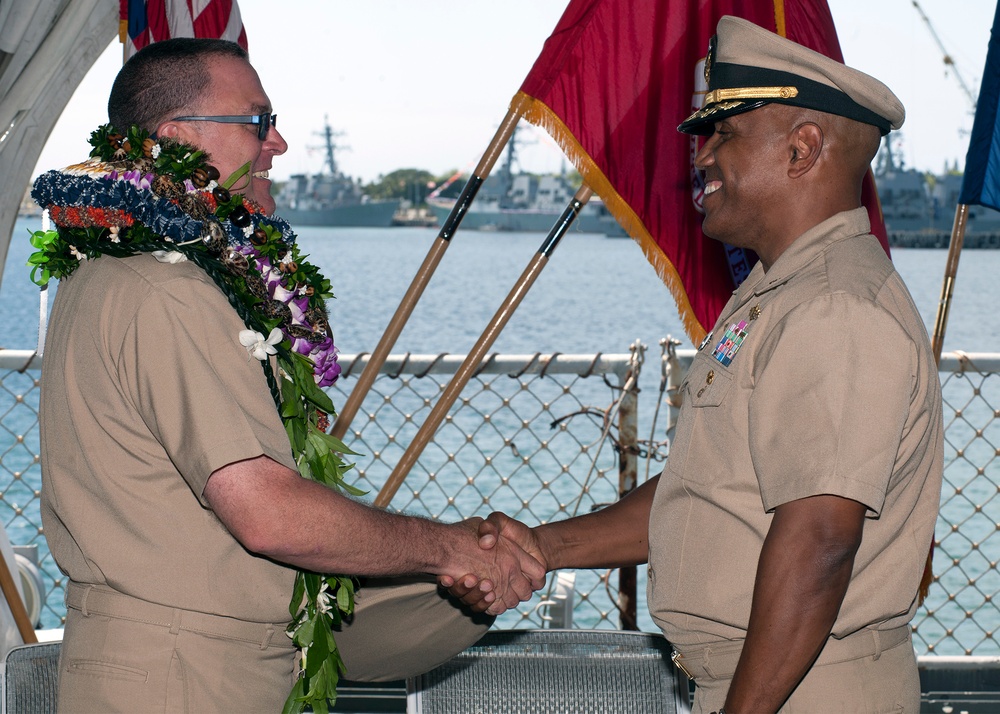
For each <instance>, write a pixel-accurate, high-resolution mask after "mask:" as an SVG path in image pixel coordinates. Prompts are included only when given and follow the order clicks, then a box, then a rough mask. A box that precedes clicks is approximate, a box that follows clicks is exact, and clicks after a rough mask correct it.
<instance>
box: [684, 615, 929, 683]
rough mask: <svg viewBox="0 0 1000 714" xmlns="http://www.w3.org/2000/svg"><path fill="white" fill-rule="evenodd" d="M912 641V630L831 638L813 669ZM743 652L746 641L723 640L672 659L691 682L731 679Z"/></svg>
mask: <svg viewBox="0 0 1000 714" xmlns="http://www.w3.org/2000/svg"><path fill="white" fill-rule="evenodd" d="M909 639H910V626H909V625H900V626H899V627H894V628H892V629H891V630H860V631H858V632H855V633H853V634H850V635H848V636H847V637H845V638H843V639H840V640H838V639H836V638H835V637H830V638H829V639H828V640H827V641H826V645H825V646H824V647H823V651H822V652H820V655H819V657H818V658H817V660H816V664H815V665H813V666H822V665H824V664H836V663H837V662H847V661H850V660H853V659H861V658H862V657H874V658H875V659H878V658H879V657H880V656H881V655H882V653H883V652H884V651H885V650H889V649H892V648H893V647H897V646H899V645H901V644H903V643H904V642H907V641H909ZM742 652H743V640H736V641H731V640H723V641H721V642H717V643H714V644H711V645H700V646H695V647H684V648H683V649H678V648H676V647H675V648H674V653H673V655H671V657H670V659H672V660H673V662H674V664H675V665H676V666H677V668H678V669H680V670H681V671H682V672H684V674H686V675H687V676H688V678H689V679H693V680H695V681H696V682H697V681H698V680H699V679H731V678H732V676H733V673H734V672H735V671H736V665H737V664H738V663H739V661H740V654H741V653H742Z"/></svg>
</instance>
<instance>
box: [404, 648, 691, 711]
mask: <svg viewBox="0 0 1000 714" xmlns="http://www.w3.org/2000/svg"><path fill="white" fill-rule="evenodd" d="M689 711H690V701H689V695H688V682H687V678H686V677H684V676H683V675H682V674H680V673H678V672H677V670H676V669H675V667H674V665H673V663H672V662H671V661H670V645H668V644H667V641H666V640H665V639H664V638H663V636H662V635H659V634H650V633H645V632H624V631H618V630H496V631H493V632H489V633H487V634H486V636H485V637H483V638H482V639H481V640H480V641H479V642H477V643H476V644H475V645H473V646H472V647H470V648H469V649H467V650H465V652H462V653H460V654H458V655H456V656H455V657H454V658H452V659H451V660H449V661H448V662H445V663H444V664H442V665H440V666H439V667H437V668H435V669H433V670H431V671H430V672H428V673H426V674H423V675H420V676H419V677H413V678H411V679H409V680H407V712H409V714H445V713H447V714H454V712H477V714H492V713H495V714H563V713H568V712H572V713H573V714H586V713H587V712H595V713H596V712H600V713H601V714H636V712H643V713H644V714H683V713H685V712H689Z"/></svg>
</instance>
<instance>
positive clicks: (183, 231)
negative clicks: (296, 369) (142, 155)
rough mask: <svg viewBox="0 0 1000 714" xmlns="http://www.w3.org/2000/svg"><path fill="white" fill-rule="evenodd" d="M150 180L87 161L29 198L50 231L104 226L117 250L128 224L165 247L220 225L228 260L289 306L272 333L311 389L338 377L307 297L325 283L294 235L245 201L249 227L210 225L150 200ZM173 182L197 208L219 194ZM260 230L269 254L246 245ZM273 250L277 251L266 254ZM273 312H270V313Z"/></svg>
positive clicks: (167, 201) (43, 181)
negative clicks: (308, 364) (238, 258)
mask: <svg viewBox="0 0 1000 714" xmlns="http://www.w3.org/2000/svg"><path fill="white" fill-rule="evenodd" d="M156 179H157V175H156V174H154V173H153V172H152V171H149V170H142V169H141V168H138V169H137V168H126V167H123V166H115V165H114V164H109V163H106V162H103V161H98V160H95V159H91V160H90V161H87V162H85V163H83V164H77V165H74V166H71V167H69V168H67V169H65V170H63V171H49V172H47V173H45V174H43V175H42V176H40V177H39V178H38V180H37V181H36V182H35V186H34V190H33V192H32V197H33V198H34V199H35V200H36V201H37V202H38V203H39V205H41V206H43V207H46V208H49V209H50V210H52V212H53V214H54V220H55V221H56V223H57V225H59V218H58V217H55V216H56V215H57V214H58V213H59V212H60V210H61V211H62V213H63V215H64V216H67V219H66V220H65V221H64V222H66V223H69V225H66V226H63V227H66V228H79V227H97V228H102V227H103V228H108V229H110V233H109V235H108V237H107V240H108V241H109V242H111V243H114V244H118V245H122V243H121V238H120V232H121V229H122V228H124V227H126V226H128V225H132V224H134V223H135V222H138V223H141V224H143V225H145V226H146V227H147V228H149V229H150V230H151V231H153V232H155V233H157V234H159V236H160V237H161V239H162V240H163V241H164V242H165V243H175V244H183V243H187V242H190V241H198V240H200V239H201V238H202V237H203V236H204V235H205V232H206V229H207V227H208V225H209V221H211V222H212V223H214V225H216V226H219V227H221V228H222V229H223V231H224V233H225V238H226V243H227V245H228V251H229V255H230V256H231V255H232V253H233V252H235V253H239V254H241V255H243V256H244V257H245V258H246V261H247V263H248V264H249V265H252V266H254V267H255V268H256V271H257V273H258V275H259V276H260V278H261V280H263V281H264V285H265V287H266V291H267V298H266V299H267V300H269V301H272V302H278V303H281V304H284V305H286V306H287V307H288V312H286V311H284V310H279V312H280V314H282V315H284V316H285V319H284V320H282V322H281V324H279V325H278V327H279V329H281V331H282V333H283V334H284V335H285V337H286V338H287V339H288V340H289V341H290V344H291V349H292V350H293V351H294V352H296V353H298V354H301V355H304V356H305V357H308V358H309V359H310V360H311V361H312V362H313V364H314V368H315V372H314V377H315V380H316V384H317V385H318V386H320V387H329V386H330V385H332V384H333V383H334V382H335V381H336V379H337V377H338V376H339V375H340V371H341V368H340V365H339V363H338V362H337V357H338V354H339V351H338V350H337V347H336V345H335V344H334V341H333V335H332V334H331V331H330V330H329V325H328V323H327V322H326V314H325V309H324V307H323V305H322V299H323V297H324V296H323V295H320V296H319V297H318V299H314V297H313V296H315V295H317V290H316V288H315V287H312V286H311V284H316V283H325V281H324V279H323V278H322V276H320V275H319V274H318V271H315V269H313V268H311V266H309V265H308V264H306V263H304V261H302V260H301V259H300V258H299V256H298V253H297V250H295V238H296V236H295V233H294V232H293V231H292V229H291V227H290V226H289V225H288V223H287V222H285V221H284V220H282V219H281V218H279V217H277V216H265V215H264V214H263V213H261V212H260V211H259V208H258V207H256V206H255V205H253V204H251V203H250V202H249V201H245V202H244V206H245V207H247V213H248V214H249V222H248V223H247V224H246V225H244V226H243V227H240V226H238V225H235V223H234V222H233V221H225V222H221V221H214V219H213V218H209V217H208V216H205V217H203V218H198V217H195V216H192V215H190V214H188V213H186V212H185V210H184V209H183V208H182V207H181V203H179V201H178V200H177V198H171V197H168V196H166V195H157V193H156V189H155V188H154V182H155V181H156ZM177 183H178V184H179V186H182V187H183V196H185V197H190V198H192V199H193V200H194V201H196V202H198V204H197V205H207V206H209V207H210V206H211V205H212V204H213V203H214V204H217V203H218V201H217V200H216V199H215V197H214V195H213V194H214V192H215V191H216V189H217V188H218V185H217V184H215V182H214V181H213V182H210V183H209V184H207V185H206V186H204V187H203V188H198V187H197V186H195V184H194V183H193V182H192V181H191V179H190V178H187V179H184V180H183V182H177ZM189 203H190V202H189ZM73 208H76V209H82V210H83V213H82V214H81V213H80V212H79V211H77V212H76V213H75V216H74V217H76V216H82V220H77V221H76V223H77V224H79V223H84V224H86V226H83V225H73V222H74V221H73V218H69V217H68V216H69V215H70V214H71V213H72V211H71V210H67V209H73ZM87 209H90V210H89V211H88V210H87ZM95 209H96V210H95ZM102 219H103V220H102ZM206 219H207V220H206ZM265 229H267V230H266V235H269V236H270V235H273V236H275V240H273V241H270V242H271V243H272V245H271V246H270V247H271V248H272V250H271V251H270V252H271V253H272V255H267V254H264V253H263V252H262V247H263V246H260V247H259V246H257V245H255V241H254V240H253V237H254V236H255V235H258V236H259V235H260V233H261V232H262V231H265ZM276 244H277V245H278V250H277V251H275V250H273V248H275V245H276ZM74 247H75V248H77V250H78V253H79V252H80V251H82V248H80V247H79V246H75V245H74ZM123 247H124V246H123ZM282 247H283V248H284V250H282ZM96 252H101V251H99V250H98V251H96ZM81 255H83V253H79V255H75V257H76V258H77V259H79V258H80V256H81ZM87 257H94V256H89V255H88V256H87ZM290 265H294V266H295V267H296V270H295V271H290V270H288V267H289V266H290ZM72 267H75V266H73V265H72V264H70V265H68V266H66V268H64V269H63V270H62V272H53V273H52V277H57V278H58V277H63V276H64V275H68V274H69V273H70V272H71V268H72ZM305 274H309V275H307V277H311V278H313V279H312V280H310V281H309V283H306V282H297V281H296V280H295V278H296V277H302V276H303V275H305ZM310 283H311V284H310ZM310 287H312V289H310ZM317 287H318V285H317ZM322 292H326V291H322ZM273 309H274V308H273V306H272V307H271V310H272V311H273Z"/></svg>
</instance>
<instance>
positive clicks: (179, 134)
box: [156, 121, 198, 146]
mask: <svg viewBox="0 0 1000 714" xmlns="http://www.w3.org/2000/svg"><path fill="white" fill-rule="evenodd" d="M194 127H195V124H189V123H188V122H177V121H165V122H163V123H161V124H160V125H159V126H157V127H156V135H157V136H159V137H163V138H166V139H173V140H174V141H177V142H180V143H182V144H191V145H192V146H198V142H197V141H196V139H197V138H198V134H197V133H196V132H195V129H194Z"/></svg>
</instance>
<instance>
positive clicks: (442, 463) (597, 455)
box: [0, 346, 1000, 655]
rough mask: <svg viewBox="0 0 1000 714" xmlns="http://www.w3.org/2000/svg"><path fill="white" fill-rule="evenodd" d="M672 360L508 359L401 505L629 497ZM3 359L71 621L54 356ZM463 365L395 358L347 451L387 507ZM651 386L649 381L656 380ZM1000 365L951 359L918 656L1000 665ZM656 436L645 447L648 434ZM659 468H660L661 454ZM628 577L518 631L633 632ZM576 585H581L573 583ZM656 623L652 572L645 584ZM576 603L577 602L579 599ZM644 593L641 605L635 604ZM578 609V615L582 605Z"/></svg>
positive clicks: (556, 597) (10, 501) (53, 609)
mask: <svg viewBox="0 0 1000 714" xmlns="http://www.w3.org/2000/svg"><path fill="white" fill-rule="evenodd" d="M672 350H673V348H672V347H671V349H670V350H669V351H668V352H667V353H665V355H664V358H663V360H662V362H661V365H662V368H661V377H662V379H661V388H660V390H659V391H657V390H655V389H647V390H645V391H643V392H642V394H638V390H637V389H636V383H637V380H638V377H639V375H640V372H641V368H642V366H643V354H644V348H642V347H641V346H635V347H633V349H632V351H631V352H630V353H629V354H620V355H529V356H497V355H494V356H492V357H490V358H489V360H488V361H487V362H486V363H484V365H483V366H482V368H481V369H480V370H479V372H478V373H477V375H476V377H475V378H474V379H473V380H472V381H471V382H470V384H469V385H468V386H467V387H466V389H465V390H464V391H463V393H462V397H461V398H460V400H459V401H458V402H457V403H456V405H455V406H454V407H453V408H452V410H451V414H450V415H449V416H448V417H447V419H446V420H445V423H444V424H443V425H442V426H441V428H440V429H439V431H438V433H437V434H436V436H435V439H434V441H433V442H432V444H431V445H430V446H428V448H427V449H426V450H425V452H424V453H423V455H422V456H421V457H420V459H419V460H418V462H417V464H416V466H415V467H414V468H413V470H412V471H411V473H410V474H409V476H408V477H407V479H406V481H405V482H404V484H403V487H402V488H401V489H400V491H399V492H398V493H397V494H396V496H395V498H394V499H393V501H392V504H391V507H392V508H395V509H399V510H403V511H406V512H408V513H413V514H422V515H425V516H428V517H431V518H440V519H442V520H445V521H454V520H459V519H462V518H467V517H469V516H473V515H486V514H487V513H489V512H490V511H493V510H503V511H505V512H507V513H509V514H511V515H512V516H515V517H517V518H520V519H522V520H524V521H526V522H527V523H529V524H537V523H542V522H546V521H550V520H555V519H561V518H566V517H569V516H571V515H574V514H576V513H584V512H587V511H589V510H592V509H594V508H598V507H600V506H601V505H602V504H606V503H610V502H612V501H614V500H615V499H617V498H618V495H619V490H620V488H621V485H622V484H623V483H624V485H625V486H631V485H634V483H635V481H636V479H637V476H636V475H637V474H644V473H646V472H647V471H650V472H651V473H657V472H658V471H659V469H660V467H661V466H660V463H659V462H660V460H662V457H663V452H664V450H665V448H664V447H665V443H666V434H665V432H666V421H667V420H666V416H667V414H666V409H661V406H662V405H664V404H665V403H666V401H667V400H668V399H669V390H668V383H670V382H671V381H673V382H674V383H676V378H677V377H678V376H679V375H680V373H681V372H682V371H683V369H684V368H685V367H686V366H687V364H689V363H690V359H691V357H692V356H693V352H692V351H690V350H685V351H680V352H678V353H676V354H675V353H674V352H673V351H672ZM30 358H31V353H30V352H26V351H11V350H0V518H2V522H3V523H4V525H5V526H6V528H7V532H8V534H9V535H10V538H11V541H12V542H13V543H16V544H37V545H38V547H39V551H40V561H41V562H40V567H41V571H42V574H43V578H44V581H45V591H46V597H45V605H44V608H43V613H42V624H43V625H44V626H46V627H58V626H60V623H61V620H62V617H63V615H64V607H63V603H62V593H63V581H62V576H61V575H60V573H59V571H58V569H57V568H56V566H55V564H54V563H53V562H52V560H51V556H50V555H49V554H48V550H47V548H46V547H45V541H44V535H43V532H42V527H41V521H40V518H39V488H40V483H41V468H40V464H39V457H38V454H39V443H38V394H39V391H38V379H39V374H40V372H39V369H40V366H41V365H40V360H37V359H36V360H34V361H33V362H32V363H31V364H30V365H29V364H28V360H29V359H30ZM461 361H462V358H461V357H460V356H449V355H437V356H414V355H407V356H393V357H391V358H390V359H389V361H388V362H387V364H386V366H385V368H384V369H383V373H382V374H381V375H380V376H379V378H378V379H377V380H376V382H375V385H374V387H373V389H372V392H371V393H370V394H369V395H368V396H367V398H366V399H365V401H364V404H363V405H362V409H361V410H360V411H359V414H358V416H357V417H356V419H355V423H354V424H352V425H351V429H350V430H349V432H348V435H347V438H346V439H345V441H346V442H347V443H348V445H349V446H350V447H351V448H352V449H353V450H354V451H356V452H358V456H356V457H354V458H355V461H356V468H357V472H356V483H357V485H359V486H360V487H361V488H364V489H366V490H368V491H369V498H373V497H374V495H375V494H376V493H377V492H378V490H379V489H380V488H381V487H382V485H383V484H384V482H385V481H386V479H387V478H388V476H389V474H390V473H391V471H392V468H393V466H394V465H395V463H396V462H397V461H398V459H399V457H400V456H401V455H402V454H403V452H404V450H405V448H406V446H407V445H408V444H409V443H410V441H411V440H412V438H413V435H414V434H415V433H416V431H417V429H418V428H419V426H420V425H421V424H422V423H423V421H424V419H425V418H426V416H427V413H428V412H429V411H430V409H431V408H432V407H433V405H434V403H436V401H437V398H438V396H439V395H440V393H441V391H442V390H443V389H444V387H445V385H446V384H447V381H448V379H449V378H450V376H451V374H453V373H454V371H455V370H456V368H457V367H458V365H459V364H460V363H461ZM342 363H343V364H344V365H345V370H344V376H343V377H342V378H341V380H340V382H338V385H337V386H336V387H335V388H334V389H333V390H332V391H331V396H332V397H333V399H334V402H335V403H340V404H342V403H343V401H344V400H345V399H346V393H347V392H348V391H349V390H350V389H351V387H352V386H353V382H354V380H355V378H356V376H357V375H358V374H360V371H361V369H362V368H363V365H364V363H365V358H364V357H359V358H355V357H352V356H350V355H345V356H344V357H343V358H342ZM647 376H648V375H647ZM998 376H1000V355H996V354H990V355H981V354H971V355H964V354H961V353H957V354H949V355H945V357H944V359H943V360H942V364H941V380H942V389H943V394H944V401H945V425H946V433H945V483H944V487H943V490H942V502H941V513H940V517H939V520H938V527H937V544H936V549H935V555H934V572H935V578H934V582H933V583H932V585H931V589H930V594H929V596H928V598H927V601H926V603H925V604H924V606H923V607H922V608H921V609H920V610H919V611H918V613H917V616H916V618H915V619H914V622H913V624H914V631H915V637H914V645H915V647H916V649H917V651H918V653H919V654H939V655H998V654H1000V646H998V640H997V638H996V635H995V633H996V631H997V630H998V629H1000V608H998V603H997V602H996V600H997V598H998V597H1000V594H998V590H1000V573H998V569H997V563H998V562H1000V533H998V531H1000V497H998V496H1000V470H998V469H1000V459H998V455H1000V418H998V417H1000V379H998ZM638 435H643V437H644V438H642V439H640V438H638ZM649 459H653V462H652V463H651V464H650V466H651V468H650V469H647V468H646V464H647V460H649ZM621 577H622V576H621V575H620V574H619V573H618V571H613V572H611V573H608V572H603V571H602V572H596V571H579V572H576V573H574V574H568V573H564V574H562V578H561V580H562V582H557V579H556V577H554V576H552V577H550V582H549V586H548V588H547V589H546V590H544V591H543V592H542V593H541V595H540V596H536V598H535V599H533V600H531V601H529V602H528V603H525V604H524V605H522V607H521V608H520V609H518V610H516V611H513V612H510V613H508V614H506V615H504V616H503V617H502V619H501V622H500V625H501V626H504V627H541V626H545V625H546V624H552V623H554V624H570V623H571V624H572V625H573V626H576V627H619V626H620V624H621V617H620V613H619V604H620V602H621V600H622V594H621V593H619V582H620V578H621ZM574 580H575V582H573V581H574ZM624 582H626V584H628V583H632V582H634V583H635V585H634V586H631V585H627V586H626V587H627V588H628V587H634V589H635V593H636V597H637V599H638V605H637V607H636V610H637V612H638V615H639V620H638V626H639V627H640V628H641V629H646V630H652V629H655V627H654V626H653V624H652V622H651V620H650V619H649V616H648V613H647V612H646V609H645V605H644V593H645V569H644V568H640V569H639V570H638V573H637V574H636V578H635V579H634V580H633V579H632V578H631V576H630V575H629V574H627V573H626V574H625V577H624ZM567 597H568V599H567ZM625 599H626V601H628V600H630V599H631V595H628V597H626V598H625ZM567 603H572V607H571V608H570V609H569V610H568V611H567Z"/></svg>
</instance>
